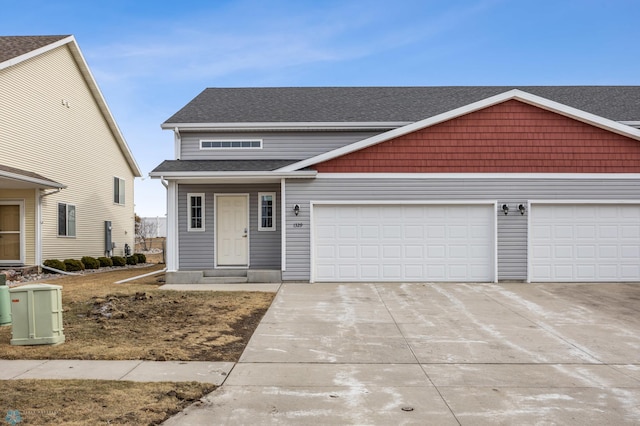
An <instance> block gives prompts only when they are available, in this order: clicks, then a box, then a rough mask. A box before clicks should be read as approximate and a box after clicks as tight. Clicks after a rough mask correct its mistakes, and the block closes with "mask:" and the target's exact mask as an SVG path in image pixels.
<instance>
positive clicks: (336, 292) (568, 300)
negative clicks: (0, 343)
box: [166, 284, 640, 425]
mask: <svg viewBox="0 0 640 426" xmlns="http://www.w3.org/2000/svg"><path fill="white" fill-rule="evenodd" d="M166 424H167V425H208V424H217V425H243V424H247V425H255V424H260V425H266V424H278V425H281V424H301V425H302V424H304V425H309V424H323V425H324V424H336V425H337V424H340V425H342V424H357V425H363V424H375V425H379V424H384V425H386V424H392V425H404V424H421V425H422V424H445V425H446V424H452V425H457V424H462V425H482V424H519V425H526V424H570V425H574V424H580V425H603V424H611V425H613V424H616V425H621V424H640V285H637V284H602V285H595V284H586V285H580V284H548V285H538V284H535V285H534V284H312V285H310V284H284V285H282V287H281V288H280V291H279V293H278V295H277V296H276V299H275V300H274V302H273V304H272V306H271V308H270V309H269V311H268V312H267V314H266V316H265V318H264V319H263V321H262V322H261V323H260V325H259V327H258V329H257V330H256V332H255V333H254V335H253V337H252V338H251V341H250V342H249V345H248V346H247V348H246V349H245V351H244V353H243V355H242V357H241V359H240V362H239V363H238V364H237V365H236V366H235V367H234V368H233V370H232V371H231V373H230V374H229V376H228V377H227V378H226V380H225V382H224V384H223V386H221V387H220V388H218V389H217V390H216V391H214V392H213V393H211V394H210V395H209V396H207V397H206V398H205V399H204V400H203V402H200V403H197V404H194V405H193V406H191V407H189V408H188V409H187V410H185V411H184V412H182V413H180V414H178V415H176V416H174V417H173V418H171V419H170V420H168V421H167V422H166Z"/></svg>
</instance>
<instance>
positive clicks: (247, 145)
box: [200, 139, 262, 149]
mask: <svg viewBox="0 0 640 426" xmlns="http://www.w3.org/2000/svg"><path fill="white" fill-rule="evenodd" d="M200 149H262V139H207V140H201V141H200Z"/></svg>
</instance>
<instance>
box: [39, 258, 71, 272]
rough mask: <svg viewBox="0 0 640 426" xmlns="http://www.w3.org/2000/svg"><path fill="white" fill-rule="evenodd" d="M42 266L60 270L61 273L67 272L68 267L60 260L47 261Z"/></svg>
mask: <svg viewBox="0 0 640 426" xmlns="http://www.w3.org/2000/svg"><path fill="white" fill-rule="evenodd" d="M42 264H43V265H44V266H48V267H49V268H55V269H58V270H60V271H66V270H67V267H66V266H65V264H64V262H62V261H61V260H58V259H47V260H45V261H44V262H42Z"/></svg>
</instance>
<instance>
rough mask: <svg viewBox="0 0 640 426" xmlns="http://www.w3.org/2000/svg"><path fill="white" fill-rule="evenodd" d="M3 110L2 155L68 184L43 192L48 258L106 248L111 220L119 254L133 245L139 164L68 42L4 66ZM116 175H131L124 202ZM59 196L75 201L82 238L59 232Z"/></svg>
mask: <svg viewBox="0 0 640 426" xmlns="http://www.w3.org/2000/svg"><path fill="white" fill-rule="evenodd" d="M63 100H66V101H68V103H69V106H68V107H67V106H66V105H63ZM0 111H2V115H1V116H0V150H1V152H2V153H1V154H0V157H1V158H2V159H0V162H2V163H5V164H6V165H8V166H12V167H17V168H19V169H23V170H27V171H32V172H35V173H38V174H40V175H42V176H45V177H47V178H49V179H53V180H55V181H57V182H60V183H62V184H64V185H67V188H66V189H63V190H62V191H61V192H59V193H57V194H53V195H49V196H46V197H44V198H43V202H42V217H43V224H42V236H43V254H42V256H43V259H49V258H57V259H65V258H80V257H82V256H85V255H88V256H94V257H96V256H102V255H104V248H105V247H104V221H106V220H110V221H112V226H113V231H112V236H113V241H114V242H115V243H116V246H117V247H116V249H115V250H114V254H116V255H122V254H123V248H124V244H125V243H127V244H129V245H131V246H133V244H134V234H135V232H134V200H133V171H132V170H131V168H130V167H129V165H128V163H127V162H126V160H125V158H124V156H123V154H122V151H121V150H120V147H119V146H118V144H117V142H116V140H115V138H114V135H113V134H112V132H111V130H110V129H109V127H108V124H107V122H106V121H105V118H104V116H103V115H102V113H101V112H100V110H99V108H98V105H97V104H96V101H95V99H94V98H93V96H92V95H91V93H90V90H89V87H88V85H87V83H86V81H85V80H84V78H83V76H82V74H81V73H80V70H79V69H78V66H77V63H76V62H75V60H74V59H73V57H72V55H71V53H70V51H69V48H68V47H67V46H66V45H65V46H62V47H59V48H57V49H54V50H51V51H49V52H46V53H44V54H42V55H39V56H37V57H34V58H31V59H29V60H27V61H24V62H21V63H19V64H17V65H15V66H12V67H9V68H6V69H3V70H0ZM114 176H117V177H120V178H122V179H125V181H126V184H125V192H126V194H125V205H124V206H122V205H116V204H114V203H113V178H114ZM59 202H64V203H68V204H73V205H75V206H76V213H77V228H76V230H77V236H76V237H75V238H64V237H58V236H57V204H58V203H59Z"/></svg>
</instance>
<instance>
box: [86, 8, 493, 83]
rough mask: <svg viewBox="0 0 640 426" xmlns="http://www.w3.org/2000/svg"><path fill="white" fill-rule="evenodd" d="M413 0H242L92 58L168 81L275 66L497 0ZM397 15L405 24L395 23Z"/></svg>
mask: <svg viewBox="0 0 640 426" xmlns="http://www.w3.org/2000/svg"><path fill="white" fill-rule="evenodd" d="M409 3H410V5H409V6H410V7H409V8H403V9H400V10H395V11H394V10H389V7H388V3H387V2H384V3H383V2H380V3H376V2H373V3H371V4H370V7H366V8H363V6H362V2H355V1H345V2H339V3H338V2H336V3H331V2H330V3H329V4H330V6H329V7H322V6H316V7H315V8H314V7H309V4H307V5H306V8H304V9H300V10H297V11H296V10H291V9H289V10H287V11H286V12H288V13H284V12H285V11H284V10H281V9H279V8H278V7H276V8H272V9H267V8H266V7H262V8H260V7H256V3H255V2H244V3H239V4H238V5H237V6H235V7H233V8H230V9H225V10H214V11H211V12H210V13H208V14H203V15H201V16H188V15H187V16H183V17H178V18H177V19H174V20H172V21H165V22H162V23H159V24H156V26H155V28H152V29H151V31H150V32H151V33H152V34H153V35H148V34H149V32H145V31H144V29H143V31H141V32H139V33H132V34H130V35H129V36H127V37H121V38H120V39H119V41H117V42H115V43H110V44H106V45H104V46H100V47H97V48H94V49H93V50H92V51H91V53H90V55H89V59H90V60H91V61H92V62H94V65H93V66H94V68H95V69H97V70H99V71H98V72H99V73H100V76H101V79H104V81H121V82H122V81H123V80H128V79H139V78H148V77H153V78H154V79H157V80H158V81H164V82H165V83H166V82H172V81H181V80H188V79H197V80H201V79H210V80H215V79H217V78H220V77H224V76H229V75H232V74H234V73H238V72H243V71H254V72H256V73H269V72H277V71H278V70H281V69H286V68H288V67H292V66H304V65H309V66H313V65H314V64H323V63H331V62H334V63H339V62H341V61H350V60H355V59H358V58H362V57H366V56H371V55H375V54H377V53H378V52H384V51H388V50H392V49H396V48H398V47H402V46H407V45H411V44H418V43H425V42H428V41H429V39H435V38H437V37H438V36H441V35H442V34H446V33H447V32H448V31H452V30H453V28H455V27H456V26H457V25H460V22H461V21H464V20H466V19H469V17H470V16H472V15H473V14H475V13H478V12H479V11H481V10H482V9H483V8H485V7H486V5H487V4H490V3H494V2H493V1H489V2H487V1H483V2H480V1H479V2H476V3H473V4H472V5H471V6H468V5H465V6H464V7H450V8H444V9H443V8H442V6H440V5H439V4H440V3H441V2H426V3H425V2H417V1H416V2H409ZM376 5H377V6H378V7H376ZM285 6H287V5H285V4H280V7H281V8H284V7H285ZM421 9H422V10H421ZM424 9H427V10H424ZM414 12H418V13H417V15H420V17H419V19H418V18H417V17H415V16H414V15H415V13H414ZM398 20H399V21H400V22H403V23H404V25H399V26H398V25H397V24H396V25H395V26H392V25H390V23H391V22H392V21H396V22H398ZM434 47H435V46H434Z"/></svg>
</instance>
